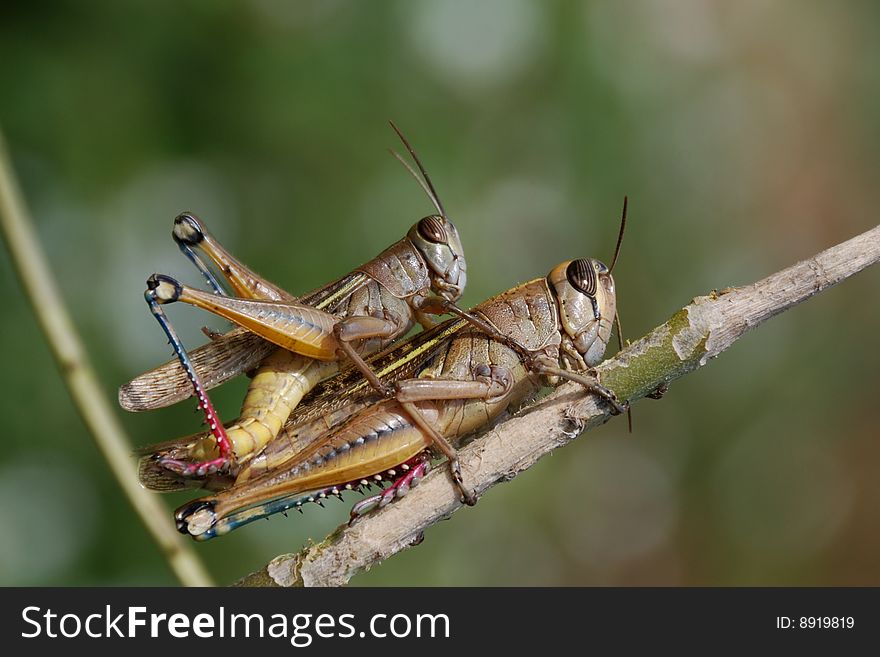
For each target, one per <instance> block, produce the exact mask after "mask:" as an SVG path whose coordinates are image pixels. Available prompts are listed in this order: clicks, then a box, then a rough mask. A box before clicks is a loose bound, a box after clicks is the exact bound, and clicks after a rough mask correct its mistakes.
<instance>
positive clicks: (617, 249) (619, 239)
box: [608, 196, 627, 274]
mask: <svg viewBox="0 0 880 657" xmlns="http://www.w3.org/2000/svg"><path fill="white" fill-rule="evenodd" d="M626 201H627V197H626V196H624V197H623V212H622V213H621V215H620V232H619V233H618V234H617V246H615V247H614V258H612V260H611V266H610V267H609V268H608V273H609V274H610V273H611V272H612V271H614V265H615V264H617V256H619V255H620V245H621V244H622V243H623V231H625V230H626Z"/></svg>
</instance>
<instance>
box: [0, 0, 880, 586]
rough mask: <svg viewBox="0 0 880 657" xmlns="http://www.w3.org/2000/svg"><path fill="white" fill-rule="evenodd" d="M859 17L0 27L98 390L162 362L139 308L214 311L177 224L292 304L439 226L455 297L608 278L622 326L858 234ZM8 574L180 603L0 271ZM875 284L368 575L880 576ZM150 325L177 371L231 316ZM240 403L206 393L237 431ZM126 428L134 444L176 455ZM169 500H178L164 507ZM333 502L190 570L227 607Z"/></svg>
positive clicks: (285, 9)
mask: <svg viewBox="0 0 880 657" xmlns="http://www.w3.org/2000/svg"><path fill="white" fill-rule="evenodd" d="M878 64H880V5H878V4H877V3H873V2H867V1H865V2H847V3H832V2H819V1H810V2H806V1H804V2H795V1H794V0H788V1H779V2H772V3H771V2H757V1H749V2H736V3H731V2H720V1H719V2H703V1H700V0H690V1H672V2H659V1H642V2H627V3H610V2H596V3H586V2H584V3H577V2H542V3H538V2H528V1H525V0H504V1H502V0H491V1H484V2H480V3H471V2H466V1H465V0H456V1H447V2H427V1H424V0H422V1H417V2H404V1H400V2H369V3H367V2H362V3H361V2H342V1H336V0H334V1H329V0H324V1H321V2H312V3H291V2H285V1H284V0H252V1H250V2H239V3H232V2H214V1H209V0H205V1H201V2H193V1H187V2H177V3H149V2H127V3H118V2H54V3H50V4H43V3H36V2H35V3H4V4H3V5H2V8H0V125H2V127H3V129H4V130H5V133H6V137H7V140H8V142H9V147H10V149H11V152H12V156H13V158H14V162H15V164H16V166H17V169H18V173H19V175H20V176H21V178H22V184H23V186H24V190H25V193H26V194H27V197H28V200H29V202H30V204H31V206H32V209H33V213H34V215H35V218H36V221H37V228H38V230H39V234H40V237H41V239H42V241H43V244H44V245H45V248H46V249H47V250H48V253H49V255H50V257H51V260H52V265H53V267H54V271H55V274H56V275H57V276H58V278H59V280H60V284H61V288H62V291H63V293H64V295H65V298H66V299H67V301H68V302H69V303H70V306H71V309H72V312H73V315H74V319H75V321H76V324H77V326H78V327H79V329H80V330H81V331H82V333H83V335H84V338H85V340H86V343H87V346H88V348H89V350H90V353H91V355H92V356H93V357H94V359H95V362H96V366H97V368H98V371H99V374H100V378H101V380H102V382H103V385H104V387H105V388H106V391H107V394H108V395H110V396H112V397H113V398H114V399H115V396H116V388H117V386H118V385H119V384H120V383H122V382H124V381H126V380H128V379H129V378H131V377H132V376H133V375H135V374H137V373H140V372H141V371H143V370H145V369H148V368H150V367H152V366H154V365H155V364H157V363H159V362H160V361H164V360H166V359H167V358H168V357H169V356H170V352H169V349H168V346H167V345H166V344H165V340H164V338H163V336H162V335H161V332H160V330H159V328H158V326H157V325H156V324H155V322H154V321H153V320H152V318H151V317H150V314H149V312H148V310H147V308H146V306H145V304H144V302H143V298H142V296H141V293H142V291H143V289H144V281H145V279H146V277H147V276H148V275H149V274H151V273H152V272H154V271H160V272H166V273H169V274H172V275H175V276H179V277H182V278H183V279H184V280H186V281H188V282H190V283H192V284H199V285H201V283H202V282H201V281H200V279H199V277H198V276H197V275H196V274H195V272H194V270H193V269H192V268H191V267H190V266H188V263H187V262H186V261H185V260H184V259H183V258H182V256H180V254H179V253H178V251H177V249H176V247H175V245H174V244H173V242H172V240H171V239H170V229H171V221H172V218H173V217H174V216H175V215H176V214H177V213H178V212H180V211H182V210H192V211H194V212H196V213H197V214H198V215H200V216H201V217H202V218H203V219H205V220H206V222H207V223H208V225H209V226H210V227H211V228H212V230H213V232H214V234H215V235H217V237H218V238H219V239H220V240H221V241H222V242H223V243H224V244H226V245H227V246H228V247H229V248H230V249H231V250H232V251H233V252H234V253H235V254H237V255H238V256H239V257H241V258H242V259H243V260H244V261H245V262H247V263H249V264H251V265H252V266H253V267H254V268H255V269H257V270H258V271H260V272H261V273H263V274H265V275H266V276H268V277H269V278H271V279H272V280H274V281H276V282H278V283H280V284H281V285H283V286H285V287H286V288H287V289H289V290H291V291H293V292H304V291H306V290H308V289H311V288H313V287H315V286H317V285H320V284H322V283H324V282H326V281H328V280H330V279H332V278H335V277H337V276H339V275H341V274H343V273H345V272H347V271H349V270H350V269H351V268H353V267H354V266H356V265H358V264H360V263H361V262H363V261H364V260H367V259H369V258H371V257H373V256H374V255H375V254H377V253H378V252H379V251H380V250H381V249H382V248H384V247H385V246H387V245H388V244H390V243H392V242H394V241H396V240H397V239H399V238H400V237H401V236H402V235H403V234H404V233H405V231H406V230H407V229H408V228H409V226H410V225H411V224H412V223H414V222H415V221H416V220H417V219H418V218H420V217H421V216H423V215H425V214H427V213H428V212H429V211H430V209H431V207H430V205H429V203H428V201H427V200H426V199H425V198H424V196H423V195H422V193H421V191H420V190H419V189H418V187H417V186H416V184H415V183H414V181H413V180H412V179H411V178H410V177H409V176H408V175H407V174H406V173H405V172H404V171H403V169H402V168H401V167H400V166H399V165H398V164H397V163H396V162H394V161H393V159H392V158H390V157H389V156H388V155H387V153H385V149H386V148H388V147H395V148H398V147H399V146H398V143H397V142H396V139H395V137H394V135H393V133H392V132H391V130H390V129H389V128H388V127H387V124H386V122H387V121H388V119H393V120H395V121H396V122H397V123H398V124H399V125H400V126H401V127H402V129H403V130H404V131H405V132H406V134H407V135H408V136H409V138H410V139H411V141H412V142H413V144H414V146H415V147H416V149H417V150H418V152H419V153H420V155H421V157H422V159H423V160H424V161H425V163H426V165H427V166H428V169H429V171H430V172H431V174H432V177H433V179H434V182H435V184H436V185H437V187H438V190H439V192H440V195H441V198H442V199H443V201H444V203H445V205H446V207H447V210H448V211H449V214H450V217H451V218H452V219H453V220H454V221H455V222H456V225H457V226H458V229H459V231H460V233H461V236H462V239H463V241H464V245H465V250H466V254H467V258H468V262H469V288H468V290H467V293H466V295H465V298H464V300H463V301H464V305H466V306H468V305H472V304H474V303H477V302H479V301H480V300H482V299H484V298H486V297H487V296H490V295H491V294H494V293H496V292H498V291H500V290H502V289H506V288H508V287H510V286H512V285H513V284H515V283H517V282H519V281H523V280H527V279H529V278H533V277H536V276H540V275H543V274H545V273H546V272H548V271H549V270H550V269H551V267H552V266H553V265H555V264H556V263H557V262H559V261H561V260H564V259H570V258H575V257H582V256H597V257H602V258H606V259H607V258H609V257H610V254H611V251H612V249H613V246H614V239H615V236H616V231H617V221H618V216H619V212H620V206H621V202H622V199H623V196H624V194H628V195H629V199H630V230H629V234H628V236H627V241H626V243H625V245H624V248H623V254H622V259H621V261H620V263H619V267H618V268H617V270H616V272H615V276H616V278H617V283H618V290H619V304H620V310H621V315H622V319H623V322H624V327H625V330H626V333H627V335H629V336H630V337H633V338H635V337H638V336H640V335H642V334H644V333H645V332H647V331H648V330H649V329H651V328H652V327H653V326H655V325H656V324H658V323H660V322H662V321H664V320H665V319H666V318H667V317H668V316H669V315H670V314H671V313H672V312H673V311H675V310H677V309H678V308H679V307H680V306H682V305H683V304H686V303H687V302H689V300H690V299H691V298H692V297H693V296H695V295H698V294H704V293H706V292H708V291H709V290H711V289H713V288H723V287H725V286H728V285H737V284H744V283H749V282H752V281H754V280H757V279H758V278H761V277H763V276H765V275H767V274H769V273H772V272H773V271H776V270H778V269H781V268H783V267H785V266H788V265H790V264H792V263H794V262H795V261H797V260H800V259H802V258H805V257H808V256H810V255H813V254H814V253H815V252H817V251H819V250H821V249H823V248H826V247H828V246H831V245H833V244H836V243H838V242H841V241H843V240H845V239H847V238H849V237H851V236H853V235H855V234H857V233H859V232H862V231H864V230H866V229H868V228H870V227H872V226H873V225H874V224H875V223H876V222H877V213H876V208H877V206H878V189H880V186H878V184H877V183H878V173H880V127H878V126H880V124H878V120H877V117H878V116H880V65H878ZM0 285H2V288H3V289H4V290H5V296H4V298H5V301H4V308H3V312H2V317H0V345H2V347H0V349H2V362H3V372H4V376H3V378H2V382H0V386H2V387H0V399H2V402H0V404H2V409H3V424H4V431H3V439H2V444H3V449H2V455H0V583H2V584H6V585H14V584H15V585H43V584H61V585H82V584H172V583H174V579H173V576H172V574H171V572H170V571H169V569H168V568H167V566H166V565H165V563H164V562H163V560H162V558H161V557H160V555H159V554H158V552H157V550H156V549H155V548H154V545H153V543H152V541H151V540H150V538H149V536H148V535H147V533H146V531H145V530H144V529H143V528H142V527H141V526H140V525H139V524H138V522H137V521H136V520H135V518H134V515H133V513H132V511H131V509H130V508H129V506H128V504H127V502H126V501H125V500H124V499H123V498H122V497H121V494H120V493H119V491H118V489H117V486H116V484H115V483H114V481H113V480H112V479H111V477H110V475H109V473H108V470H107V468H106V467H105V465H104V463H103V462H102V460H101V458H100V457H99V455H98V453H97V450H96V448H95V447H94V445H93V443H92V441H91V440H90V438H89V436H88V435H87V433H86V432H85V430H84V428H83V425H82V423H81V421H80V419H79V417H78V416H77V414H76V412H75V410H74V408H73V406H72V404H71V402H70V399H69V397H68V394H67V392H66V390H65V388H64V387H63V385H62V383H61V381H60V379H59V376H58V374H57V371H56V368H55V365H54V363H53V361H52V360H51V358H50V355H49V352H48V349H47V347H46V345H45V343H44V341H43V338H42V335H41V334H40V332H39V330H38V328H37V325H36V323H35V321H34V319H33V316H32V313H31V311H30V308H29V307H28V305H27V302H26V300H25V298H24V297H23V295H22V293H21V291H20V289H19V284H18V281H17V279H16V277H15V275H14V273H13V271H12V268H11V266H10V263H9V259H8V254H7V253H6V252H5V250H4V251H2V256H0ZM878 293H880V271H878V270H869V271H868V272H866V273H864V274H861V275H860V276H858V277H856V278H854V279H852V280H850V281H847V282H846V283H844V284H843V285H841V286H840V287H839V288H835V289H832V290H830V291H829V292H827V293H825V294H823V295H821V296H819V297H818V298H816V299H814V300H812V301H810V302H809V303H807V304H805V305H802V306H800V307H798V308H796V309H794V310H792V311H790V312H788V313H786V314H784V315H783V316H781V317H779V318H777V319H774V320H773V321H772V322H770V323H769V324H767V325H766V326H764V327H762V328H761V329H759V330H758V331H757V332H755V333H754V334H751V335H749V336H747V337H746V338H745V339H743V340H742V341H741V342H739V343H737V344H736V345H735V346H734V348H733V349H732V350H731V351H730V352H728V353H726V354H724V355H723V356H722V357H721V358H720V359H719V360H718V361H716V362H713V363H711V364H710V366H709V367H707V368H706V369H704V370H701V371H700V372H697V373H696V374H694V375H692V376H689V377H687V378H686V379H684V380H682V381H680V382H679V383H676V384H674V385H673V386H672V388H671V390H670V392H669V393H668V394H667V396H666V397H665V399H664V400H663V401H661V402H645V403H640V404H638V405H636V407H635V433H634V434H633V435H631V436H629V435H627V434H626V427H625V425H626V423H625V421H622V420H616V421H613V422H611V423H610V424H608V425H606V426H604V427H602V428H600V429H599V430H597V431H594V432H591V433H590V434H588V435H586V436H585V437H584V438H582V439H581V440H579V441H576V442H575V443H574V444H572V445H571V446H569V447H567V448H565V449H563V450H561V451H559V452H557V453H556V454H554V455H553V456H551V457H548V458H546V459H544V460H543V461H541V462H540V463H539V464H538V465H537V466H536V467H535V468H533V469H532V470H531V471H529V472H527V473H525V474H524V475H522V476H521V477H518V478H517V479H516V480H515V481H514V482H513V483H510V484H508V485H504V486H498V487H496V488H495V489H493V490H492V491H491V492H490V493H489V494H488V495H486V497H485V498H484V499H483V500H482V501H481V502H480V504H479V505H478V506H477V507H476V508H474V509H466V510H463V511H462V512H460V513H458V514H456V515H455V517H454V518H453V519H452V520H451V521H449V522H444V523H441V524H440V525H438V526H436V527H434V528H432V529H431V530H430V531H429V532H428V533H427V535H426V540H425V542H424V543H423V544H422V545H421V546H419V547H418V548H416V549H413V550H410V551H408V552H406V553H404V554H401V555H399V556H397V557H396V558H394V559H392V560H391V561H389V562H387V563H385V564H384V565H382V566H380V567H377V568H375V569H374V570H373V571H371V572H369V573H366V574H364V575H361V576H359V577H358V578H356V579H355V580H354V582H353V583H354V584H360V585H379V584H397V585H407V584H429V585H430V584H458V585H489V584H495V585H508V584H511V585H512V584H520V585H536V584H546V585H568V584H579V585H583V584H602V585H606V584H612V585H629V584H645V585H675V584H691V585H745V584H757V585H802V584H803V585H831V584H835V585H862V584H873V585H878V584H880V557H878V555H880V519H878V513H877V509H878V508H880V477H878V476H877V472H878V470H880V443H878V440H877V438H878V433H880V432H878V412H877V408H878V404H877V393H878V385H877V373H878V371H880V355H878V348H877V339H878V335H880V312H878V305H877V301H878ZM169 313H170V314H171V316H172V319H173V320H174V321H175V323H176V324H177V325H178V327H179V329H180V330H181V332H182V334H183V335H184V338H185V339H186V341H187V342H188V344H190V345H193V346H194V345H196V344H198V343H200V342H202V341H203V340H204V338H203V336H202V335H201V333H200V332H199V330H198V329H199V327H200V326H202V325H205V324H207V325H210V326H212V327H215V328H224V327H223V323H222V322H221V321H220V320H217V319H214V318H210V317H207V316H205V315H203V314H201V313H199V312H198V311H196V310H194V309H192V308H183V307H182V308H177V307H174V308H171V309H170V310H169ZM245 385H246V382H245V381H244V380H237V381H236V382H234V383H232V384H229V385H227V386H225V387H223V388H221V389H219V390H217V392H216V393H215V401H216V402H217V404H218V405H219V408H220V409H221V412H222V414H224V415H225V416H226V417H229V418H232V417H234V416H235V415H236V413H237V410H238V405H239V403H240V401H241V397H242V394H243V390H244V388H245ZM193 410H194V404H193V403H190V402H187V403H183V404H180V405H179V406H178V407H176V408H172V409H167V410H163V411H160V412H154V413H148V414H138V415H132V414H127V413H124V412H123V411H121V410H120V411H119V415H120V416H121V417H122V419H123V421H124V423H125V425H126V427H127V428H128V430H129V431H130V434H131V436H132V440H133V443H134V444H135V445H143V444H146V443H149V442H154V441H158V440H163V439H167V438H171V437H174V436H176V435H182V434H186V433H190V432H193V431H195V430H196V429H197V428H198V425H199V419H198V416H196V415H194V413H193ZM189 497H191V496H189V495H177V496H170V497H168V498H166V501H167V505H168V509H169V513H170V510H171V509H172V508H174V507H175V506H176V505H178V504H180V503H182V502H183V501H184V500H186V499H188V498H189ZM349 507H350V502H347V503H346V504H340V503H338V502H337V503H333V504H332V505H330V506H329V507H328V508H327V509H326V510H321V509H319V508H318V507H314V508H310V509H307V510H306V513H305V515H304V516H302V517H301V516H299V515H296V514H295V517H294V516H291V517H290V518H289V519H285V518H284V517H282V516H280V515H279V516H277V517H273V518H272V519H270V521H268V522H261V523H257V524H255V525H251V526H249V527H247V528H245V529H242V530H240V531H237V532H234V533H233V534H231V535H229V536H227V537H224V538H222V539H220V540H216V541H211V542H209V543H206V544H199V545H196V546H195V549H196V550H197V552H198V553H199V554H200V555H201V556H202V557H203V558H204V560H205V561H206V562H207V564H208V566H209V568H210V570H211V572H212V573H213V574H214V576H215V577H216V578H217V580H218V581H219V582H221V583H226V582H230V581H232V580H234V579H236V578H237V577H239V576H241V575H243V574H245V573H247V572H250V571H251V570H254V569H256V568H258V567H259V566H260V565H262V564H264V563H265V562H266V561H267V560H269V559H270V558H272V557H273V556H275V555H277V554H279V553H282V552H290V551H295V550H297V549H299V547H300V546H301V545H303V544H304V543H305V542H307V541H309V540H310V539H314V540H320V539H321V538H323V537H324V536H325V535H326V534H327V533H328V532H329V531H330V530H332V529H333V528H334V527H336V526H337V525H338V524H339V523H341V522H343V520H344V519H345V518H346V517H347V513H348V509H349Z"/></svg>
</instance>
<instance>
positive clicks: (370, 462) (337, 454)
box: [176, 259, 625, 540]
mask: <svg viewBox="0 0 880 657" xmlns="http://www.w3.org/2000/svg"><path fill="white" fill-rule="evenodd" d="M470 313H471V314H472V315H473V316H475V317H477V318H479V319H480V320H482V321H483V322H485V323H486V324H487V325H488V326H489V327H490V331H489V332H488V333H487V332H484V331H483V330H482V329H481V328H478V327H476V326H474V325H473V324H472V323H470V322H468V321H467V320H464V319H460V318H456V319H451V320H448V321H447V322H445V323H443V324H441V325H440V326H437V327H435V328H434V329H433V330H431V331H426V332H423V333H421V334H419V335H416V336H414V337H412V338H410V339H409V340H406V341H404V342H402V343H400V344H399V345H397V346H395V347H393V348H391V349H389V350H387V351H386V352H384V353H382V354H379V355H377V356H374V357H373V358H371V359H369V361H368V365H369V366H370V367H371V368H372V369H373V370H374V371H375V372H376V374H377V375H378V376H379V378H380V379H381V381H382V382H383V384H385V385H388V386H393V388H394V391H395V396H394V397H393V398H390V399H388V398H386V399H377V397H376V396H375V395H374V394H372V393H371V392H370V390H371V388H370V386H369V384H368V382H367V381H366V380H365V379H364V377H362V375H360V373H359V372H356V371H345V372H341V373H339V374H337V375H336V376H335V377H333V378H331V379H329V380H327V381H325V382H324V383H322V384H320V385H319V386H318V387H317V388H316V389H315V390H314V391H313V392H312V393H311V394H310V396H309V397H308V398H307V399H306V400H304V402H303V403H302V404H301V405H300V406H299V407H298V408H297V409H296V411H295V412H294V413H293V415H292V417H291V419H290V420H289V422H288V423H287V426H286V427H285V428H284V430H283V431H282V432H281V434H280V435H279V436H278V438H276V439H275V441H273V442H272V443H270V444H269V445H267V446H266V448H264V450H263V451H262V452H261V453H260V454H259V455H257V456H256V457H255V458H254V459H252V460H251V461H250V462H249V463H247V464H245V465H244V466H243V467H242V468H240V469H239V471H238V474H237V478H236V480H235V481H234V483H231V482H220V483H219V484H218V486H219V487H220V488H221V490H220V491H219V492H216V493H214V494H212V495H209V496H207V497H203V498H201V499H198V500H195V501H193V502H190V503H188V504H186V505H184V506H182V507H181V508H180V509H178V511H177V512H176V519H177V524H178V529H179V530H180V531H181V532H183V533H186V534H189V535H191V536H193V537H194V538H197V539H199V540H204V539H208V538H211V537H214V536H217V535H221V534H225V533H227V532H228V531H231V530H232V529H235V528H236V527H238V526H241V525H243V524H246V523H248V522H251V521H253V520H255V519H257V518H262V517H265V516H267V515H269V514H272V513H275V512H278V511H284V510H287V509H289V508H299V507H300V506H301V505H302V504H303V503H304V502H307V501H317V502H320V501H321V500H322V499H323V498H325V497H327V496H328V495H341V492H342V491H343V490H351V489H353V488H354V489H359V488H361V487H363V486H367V485H369V484H370V483H372V482H376V481H381V480H383V479H391V480H393V481H394V483H393V485H392V486H390V487H389V488H388V489H386V490H384V491H383V492H382V493H381V494H379V495H376V496H374V497H371V498H367V499H366V500H363V501H361V502H360V503H358V504H357V505H356V506H355V508H354V509H353V510H352V515H353V517H356V516H357V515H359V514H361V513H364V512H366V511H368V510H369V509H371V508H373V507H375V506H377V505H378V506H381V505H384V504H387V503H388V502H390V501H391V500H392V499H394V497H396V496H403V495H405V494H406V492H407V491H408V490H409V488H410V487H411V486H413V485H415V484H417V483H418V481H419V479H420V478H421V477H422V476H423V475H424V474H425V472H426V470H427V468H428V467H429V464H430V461H429V459H428V457H427V455H426V450H428V449H429V448H430V447H432V446H437V445H439V444H443V443H445V442H446V441H447V440H457V439H459V438H461V437H462V436H465V435H466V434H468V433H471V432H473V431H475V430H476V429H478V428H480V427H482V426H485V425H486V424H488V423H490V422H492V420H493V419H495V418H496V417H498V415H499V414H500V413H501V412H502V411H504V410H505V409H508V408H510V407H513V406H516V405H518V404H520V403H522V402H523V400H525V399H527V398H529V397H531V396H533V395H534V394H535V393H536V392H537V391H538V390H539V389H540V388H541V387H542V386H544V385H555V384H556V383H557V382H558V381H559V380H560V379H569V380H574V381H577V382H579V383H581V384H583V385H584V386H586V387H587V388H588V389H589V390H591V391H593V392H595V393H598V394H600V395H601V396H602V397H603V398H605V399H606V400H607V401H608V402H609V403H611V404H612V406H613V407H614V409H615V411H616V412H622V411H623V410H625V406H624V405H621V404H619V403H618V402H617V400H616V398H615V397H614V395H613V393H611V392H610V391H608V390H606V389H605V388H603V387H602V386H601V385H600V384H599V383H598V381H597V380H596V379H595V378H594V377H592V376H591V375H589V374H586V373H585V370H588V369H589V368H591V367H592V366H594V365H596V364H598V363H599V361H600V360H601V358H602V355H603V353H604V351H605V348H606V345H607V344H608V341H609V338H610V335H611V332H612V326H613V322H614V319H615V317H616V296H615V289H614V279H613V277H612V275H611V271H610V269H609V268H608V267H606V266H605V265H604V264H603V263H601V262H600V261H598V260H595V259H580V260H573V261H567V262H563V263H561V264H560V265H558V266H557V267H555V268H554V269H553V270H552V271H551V272H550V273H549V275H548V276H547V277H544V278H538V279H535V280H532V281H529V282H527V283H523V284H521V285H519V286H517V287H515V288H513V289H511V290H508V291H507V292H504V293H502V294H499V295H498V296H495V297H492V298H491V299H489V300H487V301H485V302H483V303H481V304H479V305H478V306H476V307H474V308H472V309H471V311H470ZM340 393H342V394H340ZM328 426H329V429H328ZM230 483H231V485H230Z"/></svg>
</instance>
